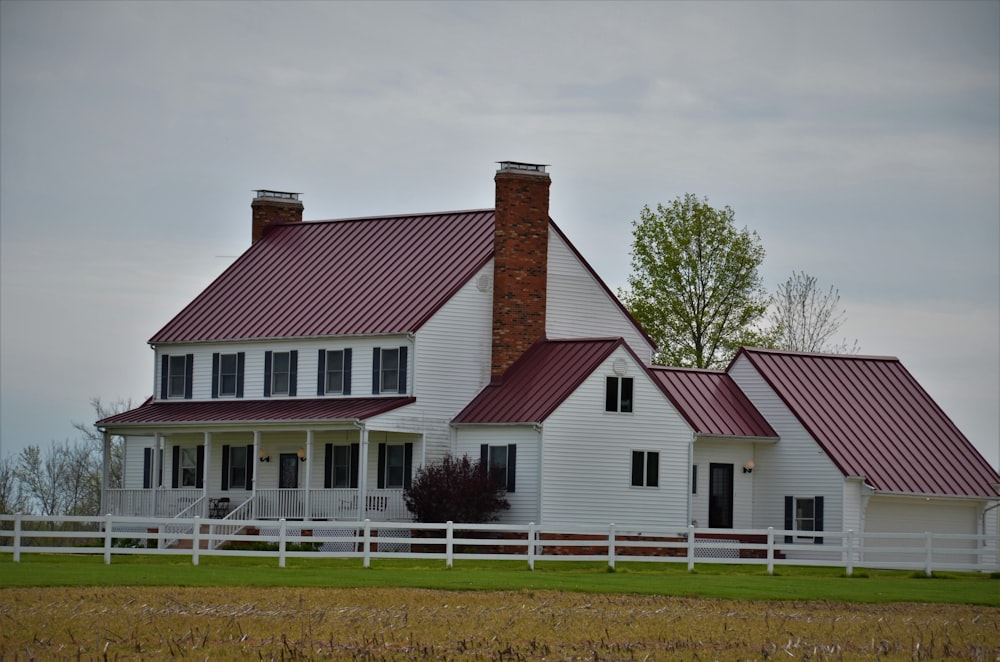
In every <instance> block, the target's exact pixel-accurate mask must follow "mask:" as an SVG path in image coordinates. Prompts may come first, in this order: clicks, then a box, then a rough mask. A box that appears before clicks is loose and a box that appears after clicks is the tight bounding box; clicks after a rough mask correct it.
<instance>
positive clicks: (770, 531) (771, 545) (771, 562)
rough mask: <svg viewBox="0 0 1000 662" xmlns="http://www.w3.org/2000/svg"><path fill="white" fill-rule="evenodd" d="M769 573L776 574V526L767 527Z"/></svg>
mask: <svg viewBox="0 0 1000 662" xmlns="http://www.w3.org/2000/svg"><path fill="white" fill-rule="evenodd" d="M767 574H769V575H773V574H774V527H773V526H769V527H767Z"/></svg>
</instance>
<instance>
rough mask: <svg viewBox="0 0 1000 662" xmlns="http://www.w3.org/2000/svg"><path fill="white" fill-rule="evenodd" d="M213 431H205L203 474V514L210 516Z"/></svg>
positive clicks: (203, 515)
mask: <svg viewBox="0 0 1000 662" xmlns="http://www.w3.org/2000/svg"><path fill="white" fill-rule="evenodd" d="M211 458H212V433H211V432H206V433H205V466H204V468H203V470H202V475H201V497H202V502H201V516H202V517H204V518H206V519H207V518H208V477H209V476H210V475H211V471H210V469H211V465H212V459H211Z"/></svg>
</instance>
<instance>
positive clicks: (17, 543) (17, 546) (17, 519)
mask: <svg viewBox="0 0 1000 662" xmlns="http://www.w3.org/2000/svg"><path fill="white" fill-rule="evenodd" d="M20 562H21V513H17V514H16V515H14V563H20Z"/></svg>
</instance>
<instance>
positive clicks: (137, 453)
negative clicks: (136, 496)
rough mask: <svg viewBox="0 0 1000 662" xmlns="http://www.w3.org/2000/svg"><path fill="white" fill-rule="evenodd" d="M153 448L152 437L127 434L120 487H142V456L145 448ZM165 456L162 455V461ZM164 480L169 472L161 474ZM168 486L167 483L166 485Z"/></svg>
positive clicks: (132, 488) (133, 488)
mask: <svg viewBox="0 0 1000 662" xmlns="http://www.w3.org/2000/svg"><path fill="white" fill-rule="evenodd" d="M147 448H153V437H145V436H134V435H129V436H128V437H126V439H125V449H124V453H125V457H124V458H123V460H124V466H123V467H122V483H123V484H122V487H124V488H126V489H131V490H139V489H142V480H143V474H142V469H143V461H144V460H143V457H144V456H145V449H147ZM166 460H167V458H166V457H164V461H166ZM163 476H164V482H166V478H167V476H169V474H166V473H165V474H163ZM168 486H169V485H168Z"/></svg>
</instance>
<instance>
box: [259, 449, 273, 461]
mask: <svg viewBox="0 0 1000 662" xmlns="http://www.w3.org/2000/svg"><path fill="white" fill-rule="evenodd" d="M260 461H261V462H270V461H271V456H270V455H264V451H261V452H260Z"/></svg>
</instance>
